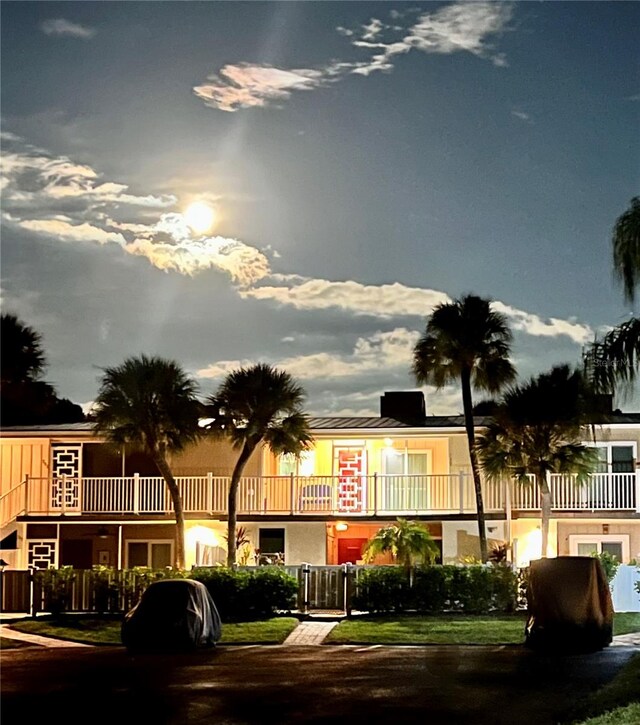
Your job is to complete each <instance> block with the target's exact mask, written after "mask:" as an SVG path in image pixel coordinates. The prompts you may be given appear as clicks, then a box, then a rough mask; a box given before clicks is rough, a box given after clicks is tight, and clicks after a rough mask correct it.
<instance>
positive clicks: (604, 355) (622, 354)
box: [584, 317, 640, 394]
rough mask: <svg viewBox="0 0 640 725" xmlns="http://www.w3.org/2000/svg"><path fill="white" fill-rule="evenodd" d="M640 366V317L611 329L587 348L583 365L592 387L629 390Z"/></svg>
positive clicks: (605, 391)
mask: <svg viewBox="0 0 640 725" xmlns="http://www.w3.org/2000/svg"><path fill="white" fill-rule="evenodd" d="M639 366H640V319H638V318H637V317H632V318H631V319H629V320H627V321H626V322H623V323H622V324H621V325H618V326H617V327H615V328H614V329H613V330H610V331H609V332H608V333H607V334H606V335H605V336H604V337H603V338H602V340H596V341H595V342H594V343H593V344H592V345H591V346H590V347H589V348H588V349H587V351H586V353H585V356H584V368H585V373H586V375H587V377H588V378H589V379H590V380H591V382H592V384H593V386H594V388H595V390H596V391H597V392H601V393H613V392H614V391H615V390H619V391H621V392H622V393H623V394H624V393H629V392H630V391H631V390H632V388H633V383H634V382H635V380H636V376H637V374H638V367H639Z"/></svg>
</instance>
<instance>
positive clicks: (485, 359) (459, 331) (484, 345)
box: [413, 295, 515, 562]
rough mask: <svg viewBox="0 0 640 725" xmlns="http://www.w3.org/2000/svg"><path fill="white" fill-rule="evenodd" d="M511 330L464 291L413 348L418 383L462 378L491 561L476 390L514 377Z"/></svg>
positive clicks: (493, 389)
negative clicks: (477, 436) (476, 428)
mask: <svg viewBox="0 0 640 725" xmlns="http://www.w3.org/2000/svg"><path fill="white" fill-rule="evenodd" d="M510 349H511V331H510V329H509V326H508V323H507V319H506V317H505V316H504V315H503V314H501V313H499V312H495V311H494V310H492V309H491V301H490V300H486V299H483V298H481V297H476V296H475V295H465V296H464V297H461V298H460V299H457V300H454V301H453V302H448V303H443V304H440V305H438V306H437V307H436V308H435V309H434V311H433V313H432V315H431V317H430V318H429V321H428V322H427V327H426V330H425V332H424V334H423V335H422V337H421V338H420V339H419V340H418V342H417V344H416V347H415V349H414V352H413V374H414V376H415V379H416V381H417V382H418V384H420V385H434V386H435V387H436V388H437V389H440V388H442V387H444V386H445V385H448V384H450V383H453V382H457V381H458V380H459V381H460V384H461V386H462V407H463V412H464V426H465V430H466V432H467V441H468V444H469V457H470V459H471V470H472V472H473V484H474V488H475V494H476V510H477V517H478V534H479V538H480V556H481V558H482V561H483V562H486V561H487V533H486V530H485V516H484V503H483V500H482V484H481V480H480V469H479V466H478V460H477V457H476V452H475V431H474V422H473V399H472V394H471V391H472V388H475V389H476V390H482V391H485V392H488V393H497V392H499V391H500V390H502V389H503V388H504V386H505V385H507V384H508V383H510V382H511V381H512V380H513V379H514V378H515V369H514V367H513V365H512V364H511V362H510V360H509V352H510Z"/></svg>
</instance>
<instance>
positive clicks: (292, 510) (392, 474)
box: [0, 393, 640, 568]
mask: <svg viewBox="0 0 640 725" xmlns="http://www.w3.org/2000/svg"><path fill="white" fill-rule="evenodd" d="M416 396H421V394H419V393H418V394H415V393H413V394H404V395H398V394H388V393H387V394H385V396H383V398H382V407H381V415H380V416H379V417H348V418H346V417H340V418H312V419H311V427H312V429H313V434H314V437H315V444H314V447H313V449H312V450H311V451H309V453H308V454H306V455H304V456H303V457H302V458H301V459H300V460H295V459H294V458H291V457H287V456H282V457H275V456H273V455H272V454H271V453H270V452H269V451H268V450H267V449H266V448H265V449H263V450H260V451H257V452H256V454H255V455H254V456H253V457H252V459H251V460H250V461H249V463H248V465H247V467H246V469H245V472H244V476H243V478H242V481H241V483H240V490H239V499H238V511H239V515H238V521H239V526H242V527H243V528H244V530H245V535H246V538H247V539H248V541H249V543H248V544H247V545H245V546H241V547H240V555H241V556H245V558H246V561H247V563H254V562H255V561H256V550H258V551H259V553H260V560H261V561H263V562H264V561H267V560H275V559H277V558H279V559H282V558H284V561H285V562H286V563H287V564H300V563H303V562H307V563H311V564H340V563H344V562H347V561H350V562H354V563H355V562H357V561H358V560H360V558H361V549H362V546H363V544H364V543H365V542H366V541H367V540H368V539H369V538H370V537H371V536H372V535H373V534H374V533H375V532H376V531H377V530H378V529H379V528H380V527H381V526H383V525H385V524H386V523H388V522H390V521H394V520H395V519H396V518H397V517H406V518H410V519H414V520H419V521H422V522H424V524H425V525H426V526H428V528H429V530H430V532H431V534H432V535H433V537H434V539H435V540H436V541H437V542H438V544H439V546H440V549H441V552H442V560H443V561H445V562H455V561H460V560H461V559H463V558H464V557H468V556H473V555H477V553H478V537H477V523H476V519H475V496H474V489H473V480H472V477H471V472H470V462H469V454H468V449H467V439H466V435H465V431H464V427H463V419H462V417H461V416H425V415H424V399H423V398H421V397H416ZM475 423H476V426H477V427H478V429H479V430H481V429H482V427H483V426H484V425H486V423H487V420H486V419H483V418H477V419H476V421H475ZM639 438H640V414H629V413H625V414H620V413H617V414H616V413H611V414H606V415H603V419H602V423H601V424H600V425H598V426H596V427H595V438H593V437H592V433H591V431H585V441H584V442H585V443H587V444H588V445H593V446H596V447H597V448H598V451H599V452H600V459H601V464H600V466H599V470H598V471H597V472H595V473H594V474H593V475H592V476H591V479H590V482H589V483H588V484H586V485H578V484H577V483H576V480H575V477H574V476H571V475H552V476H551V477H550V484H551V488H552V492H553V512H552V521H551V527H550V545H551V548H552V550H553V551H554V552H556V553H557V554H588V553H590V552H592V551H594V550H598V551H602V550H606V551H610V552H611V553H614V554H616V555H617V556H618V557H619V558H620V559H621V560H622V561H623V562H629V561H630V560H631V559H634V558H640V474H639V471H638V470H637V450H638V442H639ZM0 454H1V475H2V478H1V490H0V526H1V527H2V528H1V531H0V535H1V539H2V545H1V549H2V551H1V556H2V558H3V559H5V561H7V562H8V563H9V564H10V565H11V566H12V567H16V568H24V567H27V566H37V567H48V566H60V565H65V564H71V565H73V566H75V567H77V568H90V567H91V566H92V565H94V564H104V565H107V566H116V567H131V566H154V567H164V566H168V565H170V564H171V562H172V560H173V548H174V528H175V527H174V525H173V524H174V521H175V519H174V518H173V515H172V507H171V502H170V498H169V496H168V493H167V490H166V486H165V483H164V481H163V479H162V478H161V477H160V476H159V475H158V472H157V470H155V466H154V464H153V462H152V461H150V460H149V459H148V458H147V457H145V456H144V455H143V454H141V453H140V452H137V451H134V450H129V449H128V448H127V447H122V448H117V447H115V446H113V445H111V444H109V443H106V442H104V441H103V440H101V439H100V438H99V437H96V436H95V435H94V433H93V432H92V428H91V424H89V423H78V424H70V425H57V426H25V427H16V428H7V429H5V430H3V431H2V438H1V440H0ZM236 456H237V452H235V451H234V450H233V449H232V448H231V446H230V445H229V444H228V443H227V442H225V441H221V440H218V439H215V438H213V437H212V436H205V437H204V438H203V439H202V440H201V442H200V443H198V444H197V445H194V446H193V447H191V448H189V449H188V450H186V451H185V452H183V453H182V454H180V455H177V456H174V458H173V460H172V461H171V465H172V468H173V471H174V474H175V475H176V476H177V479H178V483H179V486H180V488H181V491H182V496H183V502H184V509H185V513H186V519H187V523H186V559H187V566H191V565H194V564H202V565H207V564H215V563H217V562H221V561H223V560H224V557H225V550H226V540H225V534H226V508H227V503H226V502H227V491H228V486H229V480H230V474H231V471H232V468H233V465H234V463H235V460H236ZM483 485H484V502H485V510H486V512H487V536H488V538H489V540H490V542H491V541H494V542H504V541H507V542H510V543H511V544H512V546H513V557H514V560H515V561H516V563H518V564H520V565H523V564H526V563H527V562H528V561H529V560H530V559H532V558H537V557H538V556H540V554H541V551H540V546H541V537H540V506H539V498H538V495H537V491H536V488H535V486H534V485H533V484H532V485H530V486H527V485H522V484H518V483H516V482H514V481H507V480H505V481H501V482H490V481H484V483H483Z"/></svg>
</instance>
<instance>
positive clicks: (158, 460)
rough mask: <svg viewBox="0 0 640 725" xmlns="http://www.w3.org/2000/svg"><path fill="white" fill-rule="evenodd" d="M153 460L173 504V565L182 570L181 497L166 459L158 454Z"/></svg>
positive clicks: (182, 532) (182, 516) (182, 511)
mask: <svg viewBox="0 0 640 725" xmlns="http://www.w3.org/2000/svg"><path fill="white" fill-rule="evenodd" d="M153 460H154V462H155V464H156V466H158V470H159V471H160V473H161V474H162V477H163V478H164V481H165V483H166V484H167V488H168V489H169V493H170V494H171V501H172V503H173V511H174V513H175V515H176V553H175V557H174V565H175V567H176V569H184V509H183V508H182V497H181V496H180V491H179V489H178V484H177V483H176V479H175V478H174V477H173V473H172V472H171V468H170V467H169V464H168V463H167V459H166V458H165V457H164V456H163V455H162V454H160V453H156V454H154V456H153Z"/></svg>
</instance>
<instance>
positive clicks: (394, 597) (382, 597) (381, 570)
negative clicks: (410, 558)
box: [353, 566, 411, 612]
mask: <svg viewBox="0 0 640 725" xmlns="http://www.w3.org/2000/svg"><path fill="white" fill-rule="evenodd" d="M410 604H411V590H410V586H409V578H408V576H407V570H406V569H405V568H404V567H398V566H376V567H373V568H371V569H363V570H361V571H360V574H359V576H358V579H357V581H356V590H355V594H354V596H353V608H354V609H361V610H362V611H367V612H401V611H403V610H405V609H408V608H409V607H410Z"/></svg>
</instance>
